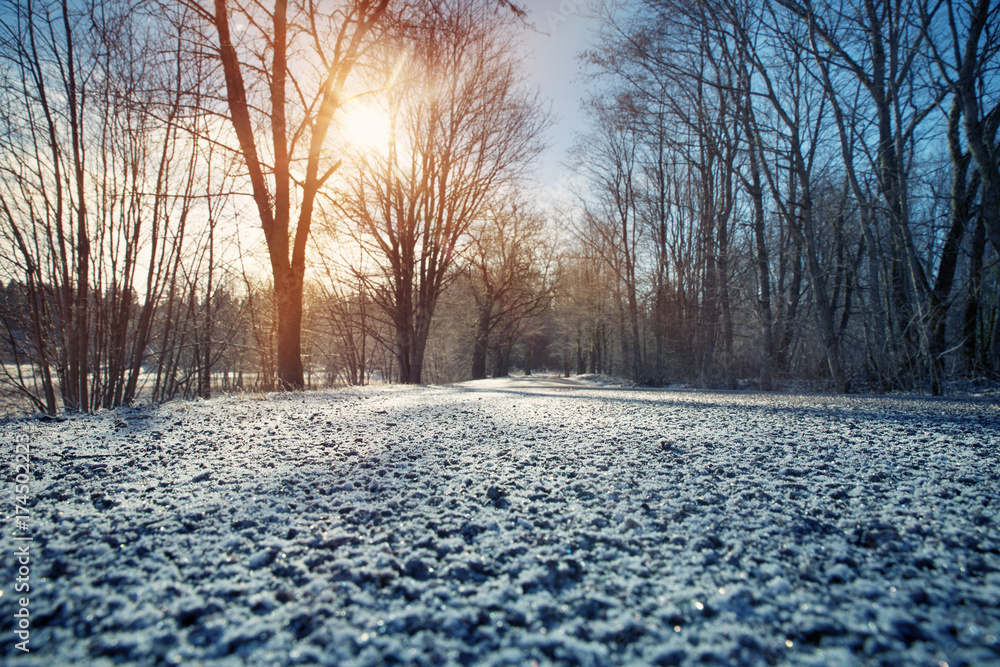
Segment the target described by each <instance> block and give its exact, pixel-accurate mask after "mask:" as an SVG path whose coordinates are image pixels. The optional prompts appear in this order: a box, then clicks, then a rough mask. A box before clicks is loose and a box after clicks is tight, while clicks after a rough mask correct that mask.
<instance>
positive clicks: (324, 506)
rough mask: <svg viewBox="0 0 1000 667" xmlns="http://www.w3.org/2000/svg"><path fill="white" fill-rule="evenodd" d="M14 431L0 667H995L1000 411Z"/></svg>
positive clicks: (458, 389)
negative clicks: (19, 459)
mask: <svg viewBox="0 0 1000 667" xmlns="http://www.w3.org/2000/svg"><path fill="white" fill-rule="evenodd" d="M23 433H27V434H28V435H29V436H30V438H31V443H32V444H31V446H32V459H33V466H34V469H33V473H34V481H33V483H32V491H33V493H34V497H35V498H34V501H33V507H32V517H31V518H32V526H31V532H32V534H33V537H34V542H33V546H32V549H33V554H34V561H33V575H32V577H33V578H32V590H31V613H32V618H31V620H32V634H31V647H32V653H31V654H28V655H22V654H20V652H18V651H15V649H14V643H15V639H14V638H13V637H14V636H13V634H12V633H5V634H6V636H5V637H4V640H3V642H2V648H0V657H2V661H3V662H8V663H9V664H25V665H58V664H69V663H79V664H89V665H102V664H121V663H131V664H160V663H173V664H220V665H228V664H233V665H237V664H260V665H274V664H330V665H382V664H413V665H453V664H486V665H530V664H534V663H537V664H540V665H545V664H575V665H605V664H653V665H688V664H746V665H758V664H760V665H764V664H775V663H789V664H806V665H854V664H895V665H910V664H912V665H937V664H939V663H943V662H947V663H948V664H949V665H951V666H954V665H962V664H970V665H971V664H975V665H985V664H1000V643H998V639H997V638H998V636H1000V518H998V507H1000V500H998V498H1000V472H998V468H1000V406H998V404H997V402H996V401H985V400H979V401H977V400H932V399H907V398H899V397H893V398H878V397H830V396H818V397H817V396H797V395H765V394H754V393H746V394H739V393H718V394H712V393H698V392H693V391H669V390H641V389H632V388H620V387H618V388H615V387H594V386H584V385H581V384H579V383H577V382H573V381H571V380H563V379H560V378H537V377H532V378H515V379H505V380H487V381H478V382H471V383H465V384H460V385H454V386H447V387H408V388H401V387H382V388H365V389H360V390H345V391H340V392H336V393H304V394H286V395H277V396H268V397H264V398H261V397H233V396H229V397H223V398H219V399H215V400H211V401H199V402H194V403H171V404H167V405H163V406H159V407H155V408H144V409H136V410H120V411H115V412H107V413H102V414H99V415H95V416H90V417H74V418H69V419H66V420H64V421H61V422H43V421H39V420H24V421H18V422H10V423H7V424H5V425H3V436H4V440H5V442H7V443H10V442H12V441H13V439H14V437H16V436H18V435H19V434H23ZM8 449H9V450H10V451H9V452H5V455H4V457H3V467H2V472H3V473H4V479H6V480H10V479H11V478H12V461H13V457H12V452H13V447H12V446H8ZM11 484H12V482H11ZM7 507H8V509H7V510H5V512H6V517H5V529H4V540H5V544H4V553H5V557H4V567H5V568H6V569H5V570H4V579H3V581H2V582H0V587H2V588H3V589H4V590H5V594H4V595H3V596H0V612H2V615H3V617H4V618H5V619H7V621H5V624H6V626H7V627H8V629H11V628H12V627H13V626H12V624H11V623H10V618H11V613H12V611H11V610H12V609H13V607H12V606H11V604H12V603H13V600H12V598H13V597H14V596H13V591H11V590H10V589H9V587H10V586H11V584H12V582H13V577H14V576H15V574H14V563H13V562H12V561H13V559H12V558H10V557H9V556H7V554H10V553H11V551H12V547H11V545H10V541H9V537H10V530H9V528H10V525H11V521H12V510H13V508H12V507H11V505H10V504H9V503H8V505H7ZM15 654H16V661H15Z"/></svg>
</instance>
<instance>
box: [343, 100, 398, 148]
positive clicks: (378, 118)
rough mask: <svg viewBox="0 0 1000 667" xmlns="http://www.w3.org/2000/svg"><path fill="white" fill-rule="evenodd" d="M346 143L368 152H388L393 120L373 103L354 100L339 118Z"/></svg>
mask: <svg viewBox="0 0 1000 667" xmlns="http://www.w3.org/2000/svg"><path fill="white" fill-rule="evenodd" d="M339 125H340V134H341V136H342V137H343V140H344V142H345V143H347V144H348V145H350V146H353V147H354V148H356V149H359V150H361V151H364V152H366V153H378V154H382V155H384V154H385V153H387V152H388V147H389V138H390V134H391V132H392V121H391V120H390V118H389V114H388V113H386V112H385V110H383V109H380V108H379V107H377V106H375V105H373V104H364V103H360V102H357V101H352V102H351V103H349V104H348V105H347V106H346V107H345V108H344V110H343V113H342V114H341V116H340V119H339Z"/></svg>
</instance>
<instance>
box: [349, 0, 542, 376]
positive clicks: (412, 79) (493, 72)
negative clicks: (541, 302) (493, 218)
mask: <svg viewBox="0 0 1000 667" xmlns="http://www.w3.org/2000/svg"><path fill="white" fill-rule="evenodd" d="M432 6H433V10H432V11H427V12H426V13H424V14H422V15H421V16H420V18H419V19H415V20H414V21H413V22H411V23H409V24H408V25H406V26H405V29H404V30H402V31H400V33H398V34H397V35H396V40H395V42H394V43H392V44H391V45H389V44H387V47H388V48H386V49H385V50H384V51H382V53H381V57H382V61H381V62H382V68H381V70H380V71H381V74H380V75H379V76H380V77H381V78H379V79H378V80H377V82H376V83H374V84H372V85H371V86H370V87H371V88H372V89H380V88H381V89H383V90H384V92H383V93H382V94H381V95H380V96H378V97H376V98H375V99H374V100H373V102H372V103H373V104H376V103H378V104H381V105H382V108H383V109H384V110H385V112H386V113H388V116H389V118H390V122H391V130H390V135H389V137H388V138H387V143H388V145H387V147H386V150H385V152H383V153H380V152H378V151H368V152H367V153H365V154H363V155H360V156H358V157H357V159H358V163H359V168H358V172H357V174H356V175H352V177H351V178H350V179H349V180H350V184H349V188H350V190H349V192H350V195H349V202H348V204H347V205H346V206H345V207H344V214H345V217H346V219H347V221H348V222H349V223H350V225H351V226H352V229H353V230H354V234H355V235H356V238H358V239H359V241H360V242H361V244H362V246H363V248H364V249H365V252H366V253H368V255H369V256H370V257H372V258H373V259H374V261H375V262H376V264H378V266H379V267H380V271H381V272H380V274H379V275H378V276H377V278H376V279H375V280H374V281H373V284H372V294H373V295H374V297H375V298H376V300H377V301H378V303H379V305H380V306H381V308H382V309H383V311H384V312H385V313H386V315H387V316H388V318H389V319H390V320H391V321H392V324H393V327H394V329H395V341H394V350H395V354H396V360H397V365H398V372H399V379H400V381H402V382H404V383H419V382H421V378H422V372H423V366H424V352H425V349H426V345H427V338H428V335H429V333H430V327H431V320H432V318H433V315H434V310H435V307H436V305H437V300H438V297H439V296H440V294H441V292H442V290H443V289H444V288H445V286H446V285H447V284H448V283H449V282H450V281H451V280H452V279H453V278H454V275H455V273H454V272H453V271H452V268H453V267H454V266H455V263H456V261H457V259H458V257H459V255H460V252H461V249H462V246H463V244H464V243H465V242H466V241H467V234H468V232H469V230H470V227H471V225H472V224H473V223H474V222H475V221H476V220H477V219H479V218H481V217H482V216H483V215H484V214H485V212H486V210H487V205H488V204H489V202H490V201H491V199H492V198H494V197H496V195H497V193H498V192H500V191H502V190H503V189H504V188H508V187H510V186H511V185H512V184H513V183H514V182H515V181H516V179H517V177H518V176H519V175H520V173H521V170H522V169H523V168H524V166H525V165H526V164H527V163H528V161H529V160H530V159H531V158H532V157H533V156H534V155H535V153H536V152H537V151H538V150H539V147H540V146H539V135H540V132H541V130H542V129H543V127H544V125H545V117H544V115H543V114H542V113H541V111H540V109H539V104H538V102H537V100H536V98H535V96H534V95H533V94H532V93H530V92H529V91H528V90H526V88H525V87H524V85H523V83H522V75H521V73H520V69H519V67H520V63H519V61H518V59H517V58H516V57H515V56H514V54H513V51H512V45H513V44H514V39H515V29H516V28H517V23H516V18H513V17H511V16H508V15H504V14H499V13H497V11H496V8H495V3H493V2H486V1H481V2H461V1H459V0H449V1H445V2H435V3H433V5H432ZM400 54H402V55H400Z"/></svg>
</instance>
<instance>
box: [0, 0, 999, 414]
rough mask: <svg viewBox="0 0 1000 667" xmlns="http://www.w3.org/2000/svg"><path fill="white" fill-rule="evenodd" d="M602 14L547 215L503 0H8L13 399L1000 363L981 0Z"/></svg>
mask: <svg viewBox="0 0 1000 667" xmlns="http://www.w3.org/2000/svg"><path fill="white" fill-rule="evenodd" d="M577 4H581V3H577ZM586 11H588V12H592V13H593V15H594V20H595V21H596V22H597V23H598V24H599V25H600V31H599V35H597V37H596V42H595V43H596V46H594V47H593V48H591V49H588V50H586V51H584V52H582V53H580V54H579V57H580V59H581V61H582V62H583V64H584V66H585V70H586V72H587V75H588V77H589V79H588V81H589V88H590V90H591V95H590V97H589V98H588V99H587V100H583V101H582V102H581V103H582V104H583V105H584V106H585V108H586V110H587V113H588V116H589V118H590V125H589V129H588V131H586V132H585V133H582V134H581V135H580V136H579V137H578V138H577V140H576V143H575V148H574V150H573V151H572V154H571V155H569V156H567V157H566V163H567V170H569V171H570V172H571V175H572V184H573V187H572V188H571V189H572V191H573V194H572V196H570V197H568V198H566V199H565V200H563V201H560V202H559V204H558V205H556V206H554V205H552V204H551V202H548V201H545V198H544V197H543V196H542V193H541V188H540V187H539V184H538V182H537V177H536V172H535V170H534V167H533V165H534V164H535V162H536V161H537V158H538V156H539V155H540V154H541V152H542V151H544V150H545V148H546V137H547V133H548V132H550V131H551V129H552V127H553V126H554V125H556V124H558V122H559V120H558V118H556V117H554V116H553V115H552V114H551V113H550V111H549V108H550V105H549V103H548V101H547V100H546V98H545V97H544V91H539V90H535V89H533V88H532V87H531V86H530V85H529V84H528V83H527V77H526V71H525V65H524V58H523V57H522V54H521V52H520V48H521V44H522V41H523V38H524V35H525V33H526V31H530V30H542V29H544V26H536V25H533V24H532V23H531V21H530V19H529V14H528V13H527V12H526V11H525V8H524V7H522V6H520V5H519V3H516V2H509V1H507V0H410V1H402V0H398V1H397V0H329V1H325V0H275V1H274V2H249V1H243V0H214V2H207V0H156V1H151V2H131V1H129V0H88V1H87V2H83V1H76V0H9V1H7V2H5V3H4V5H3V7H2V8H0V103H2V105H3V107H4V109H5V111H6V113H5V114H4V116H3V117H2V118H0V258H2V259H0V283H2V289H0V322H2V327H0V339H2V343H0V361H2V364H0V367H2V369H3V373H2V377H0V395H2V398H0V400H2V402H3V409H4V410H6V411H24V410H30V411H40V412H47V413H56V412H59V411H61V410H73V411H96V410H100V409H103V408H114V407H118V406H128V405H133V404H135V403H137V402H145V401H153V402H162V401H166V400H170V399H172V398H176V397H185V398H193V397H199V396H200V397H206V398H207V397H211V396H213V395H215V394H218V393H219V392H231V391H272V390H297V389H301V388H306V387H321V386H329V385H342V384H352V385H360V384H367V383H373V382H396V383H407V384H420V383H447V382H456V381H462V380H468V379H480V378H485V377H490V376H492V377H497V376H504V375H507V374H509V373H512V372H524V373H531V372H532V371H538V370H542V369H544V370H548V371H551V372H559V373H561V374H567V375H569V374H588V373H589V374H604V375H611V376H618V377H622V378H626V379H628V380H630V381H632V382H635V383H637V384H643V385H651V386H661V385H689V386H695V387H701V388H713V389H722V388H725V389H738V388H749V389H758V390H763V391H770V390H780V389H784V388H789V387H800V386H807V387H809V388H810V389H814V390H820V391H831V392H838V393H843V392H857V391H870V392H890V391H904V392H918V393H930V394H942V393H948V392H949V391H950V390H951V388H952V387H954V386H955V384H956V383H957V382H961V381H969V380H981V379H987V380H989V379H992V380H996V379H997V376H998V374H1000V263H998V260H1000V143H998V137H997V133H998V128H1000V79H998V75H1000V71H998V65H1000V55H998V50H1000V33H998V26H1000V16H998V14H1000V4H997V3H991V2H990V1H989V0H933V1H932V0H884V1H882V2H874V1H873V0H839V1H834V2H830V3H823V4H818V3H817V4H812V3H808V2H801V1H800V0H632V1H629V2H625V1H620V2H619V1H612V0H606V1H603V2H595V3H591V4H589V5H587V8H586Z"/></svg>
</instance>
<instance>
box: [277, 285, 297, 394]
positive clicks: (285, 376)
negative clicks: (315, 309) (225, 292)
mask: <svg viewBox="0 0 1000 667" xmlns="http://www.w3.org/2000/svg"><path fill="white" fill-rule="evenodd" d="M289 273H291V272H289ZM274 298H275V300H276V301H277V309H278V340H277V347H278V359H277V362H278V364H277V365H278V368H277V374H278V388H279V389H284V390H290V389H301V388H302V387H304V386H305V375H304V373H303V369H302V278H301V277H298V276H294V275H287V274H286V275H284V276H280V277H279V276H277V275H276V276H275V280H274Z"/></svg>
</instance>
